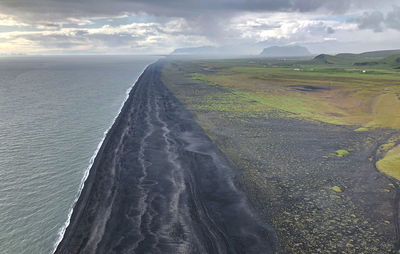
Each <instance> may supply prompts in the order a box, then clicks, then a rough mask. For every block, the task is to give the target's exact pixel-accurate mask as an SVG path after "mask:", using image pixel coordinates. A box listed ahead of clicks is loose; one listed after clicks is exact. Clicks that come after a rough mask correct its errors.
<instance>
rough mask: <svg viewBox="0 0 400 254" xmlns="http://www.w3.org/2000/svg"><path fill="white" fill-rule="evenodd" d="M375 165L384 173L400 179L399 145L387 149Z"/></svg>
mask: <svg viewBox="0 0 400 254" xmlns="http://www.w3.org/2000/svg"><path fill="white" fill-rule="evenodd" d="M376 167H377V168H378V169H379V170H380V171H381V172H383V173H385V174H386V175H388V176H391V177H393V178H396V179H397V180H400V145H397V146H395V147H394V148H393V149H391V150H389V151H388V152H387V153H386V155H385V156H384V157H383V158H382V159H381V160H379V161H378V162H377V163H376Z"/></svg>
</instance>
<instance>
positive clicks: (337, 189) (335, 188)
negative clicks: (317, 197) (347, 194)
mask: <svg viewBox="0 0 400 254" xmlns="http://www.w3.org/2000/svg"><path fill="white" fill-rule="evenodd" d="M331 189H332V190H333V191H335V192H342V189H341V188H340V187H339V186H337V185H335V186H333V187H332V188H331Z"/></svg>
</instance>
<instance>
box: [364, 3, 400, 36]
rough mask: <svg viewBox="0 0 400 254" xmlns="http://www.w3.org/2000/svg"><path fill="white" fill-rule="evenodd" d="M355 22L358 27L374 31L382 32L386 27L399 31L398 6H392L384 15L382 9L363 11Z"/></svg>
mask: <svg viewBox="0 0 400 254" xmlns="http://www.w3.org/2000/svg"><path fill="white" fill-rule="evenodd" d="M357 22H358V27H359V28H360V29H371V30H373V31H374V32H382V31H383V30H385V29H387V28H391V29H395V30H399V31H400V7H399V6H393V7H392V10H391V11H389V12H387V14H386V15H385V14H384V13H383V12H382V11H372V12H364V13H363V14H362V15H361V16H360V17H359V18H358V19H357Z"/></svg>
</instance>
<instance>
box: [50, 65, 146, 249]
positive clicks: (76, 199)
mask: <svg viewBox="0 0 400 254" xmlns="http://www.w3.org/2000/svg"><path fill="white" fill-rule="evenodd" d="M150 65H151V64H149V65H147V66H146V67H145V68H144V69H143V71H142V72H141V73H140V75H139V76H138V77H137V79H136V80H135V82H133V85H132V86H131V87H130V88H128V90H126V92H125V93H126V97H125V100H124V101H123V102H122V104H121V107H120V109H119V111H118V114H117V115H116V116H115V118H114V120H113V121H112V124H111V126H110V127H109V128H108V129H107V130H106V131H105V132H104V133H103V138H102V139H101V141H100V143H99V144H98V145H97V148H96V150H95V151H94V153H93V155H92V157H91V158H90V160H89V166H87V168H86V170H85V172H84V175H83V178H82V180H81V183H80V184H79V189H78V192H77V193H76V196H75V199H74V202H73V204H72V206H71V208H70V209H69V213H68V217H67V220H66V221H65V223H64V225H63V226H62V227H61V228H60V229H59V230H58V233H57V234H58V238H57V240H56V242H55V243H54V246H53V251H52V252H51V253H54V252H55V251H56V249H57V247H58V245H59V244H60V242H61V241H62V239H63V238H64V234H65V231H66V230H67V228H68V226H69V223H70V222H71V217H72V213H73V212H74V208H75V205H76V203H77V202H78V199H79V197H80V195H81V193H82V190H83V188H84V187H85V182H86V179H87V178H88V176H89V173H90V169H91V168H92V166H93V163H94V160H95V159H96V157H97V154H98V152H99V150H100V148H101V146H102V145H103V142H104V140H105V139H106V137H107V134H108V132H109V131H110V130H111V128H112V127H113V125H114V123H115V121H116V120H117V118H118V116H119V115H120V114H121V111H122V109H123V107H124V105H125V103H126V101H127V100H128V98H129V95H130V93H131V91H132V89H133V87H134V86H135V85H136V83H137V82H138V80H139V78H140V77H141V76H142V75H143V73H144V72H145V70H146V69H147V67H148V66H150Z"/></svg>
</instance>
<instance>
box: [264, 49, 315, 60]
mask: <svg viewBox="0 0 400 254" xmlns="http://www.w3.org/2000/svg"><path fill="white" fill-rule="evenodd" d="M260 55H261V56H263V57H271V58H272V57H274V58H277V57H302V56H311V53H310V51H308V49H307V48H305V47H301V46H282V47H279V46H273V47H269V48H265V49H264V50H263V51H262V52H261V54H260Z"/></svg>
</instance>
